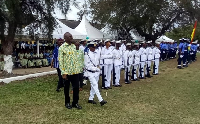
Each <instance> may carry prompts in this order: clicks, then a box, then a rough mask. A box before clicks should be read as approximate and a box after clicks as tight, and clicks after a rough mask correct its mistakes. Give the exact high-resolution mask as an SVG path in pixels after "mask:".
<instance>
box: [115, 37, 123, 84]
mask: <svg viewBox="0 0 200 124" xmlns="http://www.w3.org/2000/svg"><path fill="white" fill-rule="evenodd" d="M120 46H121V41H116V48H115V49H114V50H113V60H114V69H113V80H114V83H113V85H114V86H115V87H121V86H122V85H120V83H119V82H120V72H121V66H122V51H121V50H120V49H119V48H120Z"/></svg>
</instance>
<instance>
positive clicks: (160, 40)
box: [156, 35, 174, 42]
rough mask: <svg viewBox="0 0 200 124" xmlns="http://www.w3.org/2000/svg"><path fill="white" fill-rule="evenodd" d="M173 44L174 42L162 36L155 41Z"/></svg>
mask: <svg viewBox="0 0 200 124" xmlns="http://www.w3.org/2000/svg"><path fill="white" fill-rule="evenodd" d="M162 41H163V42H174V40H172V39H170V38H168V37H167V36H165V35H163V36H161V37H160V38H158V39H157V40H156V42H162Z"/></svg>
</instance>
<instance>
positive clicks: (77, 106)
mask: <svg viewBox="0 0 200 124" xmlns="http://www.w3.org/2000/svg"><path fill="white" fill-rule="evenodd" d="M72 107H73V108H77V109H82V107H81V106H80V105H79V104H78V103H77V104H75V105H72Z"/></svg>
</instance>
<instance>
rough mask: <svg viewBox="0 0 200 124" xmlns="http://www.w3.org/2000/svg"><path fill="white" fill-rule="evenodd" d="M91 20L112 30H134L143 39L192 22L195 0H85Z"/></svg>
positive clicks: (196, 4)
mask: <svg viewBox="0 0 200 124" xmlns="http://www.w3.org/2000/svg"><path fill="white" fill-rule="evenodd" d="M89 2H90V5H91V8H92V10H91V13H92V15H93V19H94V20H95V21H97V22H99V23H103V24H105V25H106V24H108V25H109V26H110V28H111V29H112V30H117V31H121V30H122V29H123V30H124V31H125V32H126V33H128V32H129V31H130V30H132V29H134V30H136V31H137V32H138V34H139V35H141V36H142V37H145V39H146V40H153V41H155V39H157V37H158V36H161V35H163V34H165V33H166V32H167V31H169V30H171V29H173V28H174V27H176V25H179V26H180V25H188V24H191V23H193V21H194V19H195V17H197V16H196V12H197V10H198V9H199V8H200V7H199V6H198V5H199V2H198V1H197V0H191V1H185V0H123V1H122V0H105V1H103V0H89Z"/></svg>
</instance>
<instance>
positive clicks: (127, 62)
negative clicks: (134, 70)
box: [124, 43, 133, 84]
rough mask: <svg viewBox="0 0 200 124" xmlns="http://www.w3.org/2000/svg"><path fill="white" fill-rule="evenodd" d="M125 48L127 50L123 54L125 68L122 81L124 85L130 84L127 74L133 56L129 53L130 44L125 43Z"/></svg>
mask: <svg viewBox="0 0 200 124" xmlns="http://www.w3.org/2000/svg"><path fill="white" fill-rule="evenodd" d="M126 46H127V48H126V51H125V52H124V66H125V73H124V79H125V84H130V83H131V82H130V81H129V74H130V69H131V65H132V63H133V54H132V51H131V43H127V44H126Z"/></svg>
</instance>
